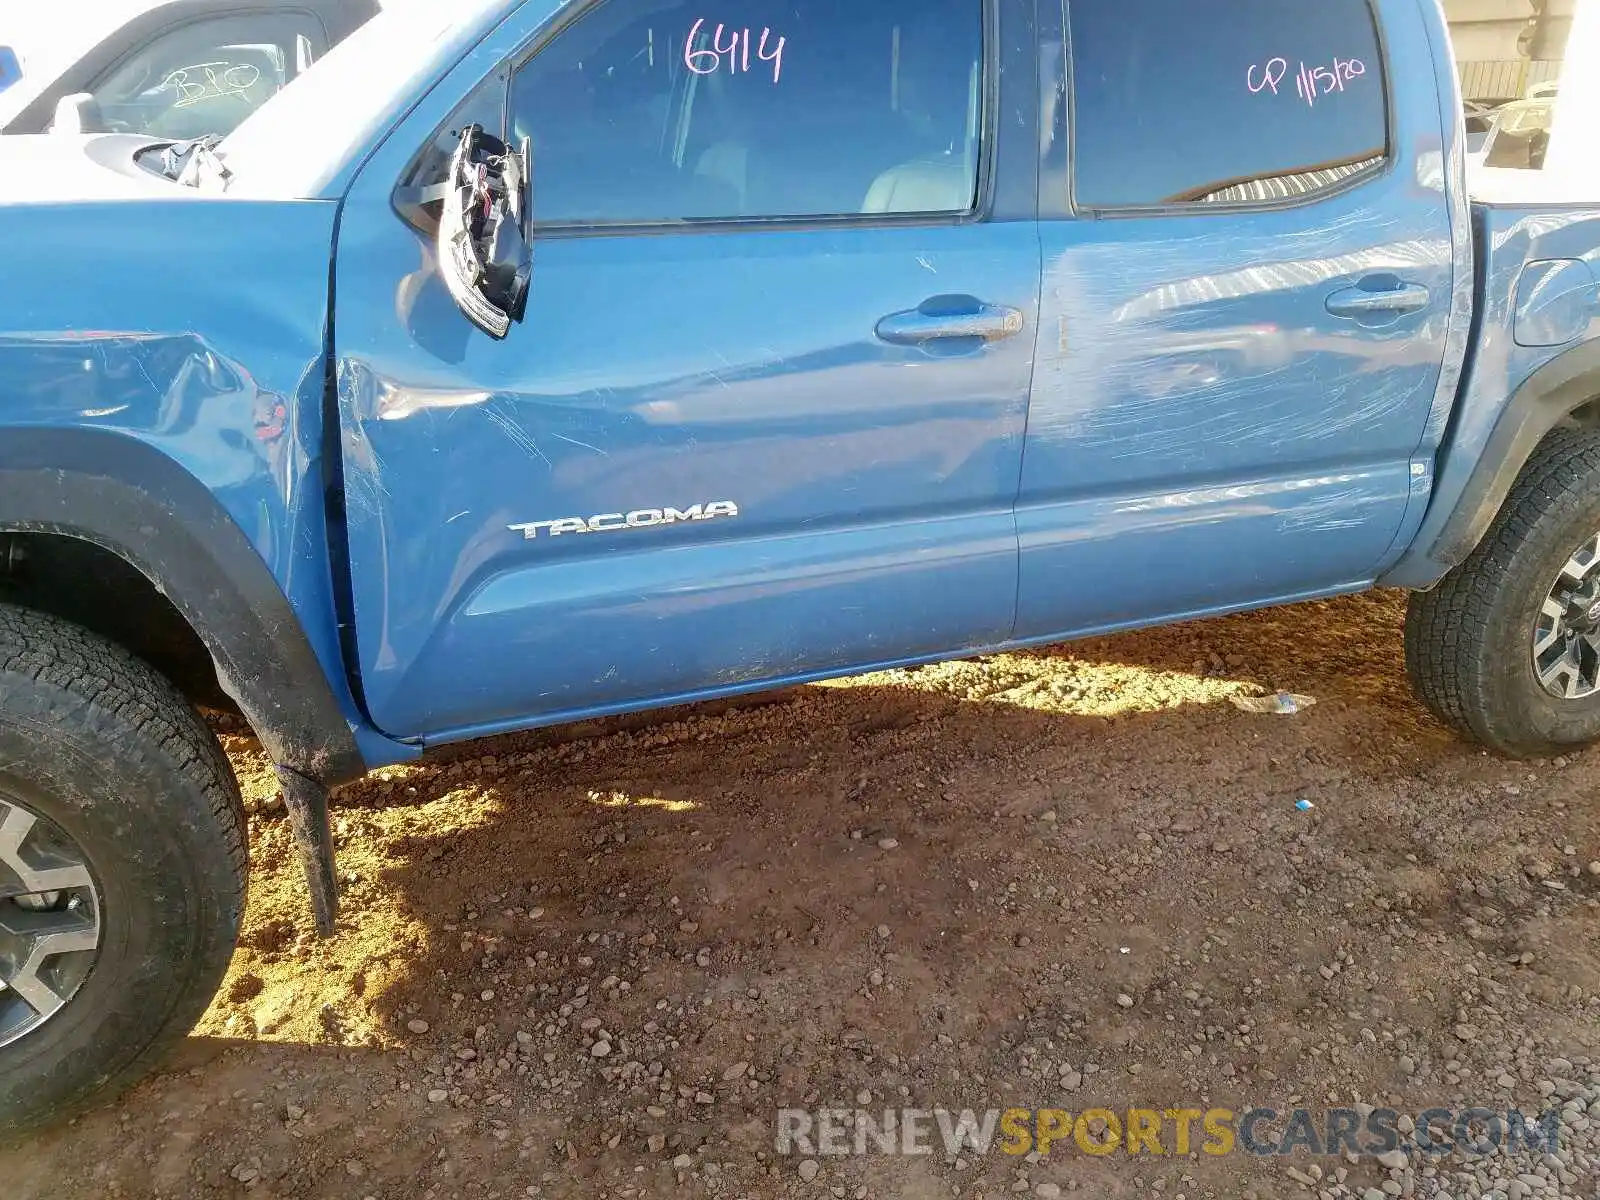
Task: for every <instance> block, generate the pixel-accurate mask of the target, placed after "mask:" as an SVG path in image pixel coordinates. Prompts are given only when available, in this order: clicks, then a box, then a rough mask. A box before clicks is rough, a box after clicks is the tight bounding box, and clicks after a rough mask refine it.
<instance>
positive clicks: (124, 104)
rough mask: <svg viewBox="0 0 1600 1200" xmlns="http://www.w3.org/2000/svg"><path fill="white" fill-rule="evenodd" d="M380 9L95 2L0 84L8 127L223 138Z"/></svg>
mask: <svg viewBox="0 0 1600 1200" xmlns="http://www.w3.org/2000/svg"><path fill="white" fill-rule="evenodd" d="M377 11H378V4H377V0H292V2H285V0H168V2H166V3H151V2H150V0H132V2H131V3H127V2H125V3H123V4H121V5H120V6H119V5H109V6H107V5H96V6H95V7H94V8H93V9H91V11H90V13H88V14H84V15H85V16H86V17H87V19H86V20H85V21H82V22H73V21H70V20H60V19H56V20H53V21H51V22H49V23H48V24H47V25H44V26H41V28H40V30H39V34H40V36H41V37H48V39H49V44H48V45H44V46H41V47H40V48H39V49H38V50H37V51H35V52H30V51H28V50H27V48H26V47H25V46H22V53H21V55H16V54H14V55H13V57H14V60H15V61H17V66H18V74H19V75H20V77H21V78H20V82H16V81H14V86H12V87H10V88H7V89H5V90H4V91H0V133H8V134H11V133H48V132H51V131H52V130H55V131H59V132H63V133H139V134H149V135H152V136H155V137H165V138H172V139H173V140H175V141H180V140H187V139H190V138H198V137H203V136H204V135H206V134H213V133H214V134H223V135H225V134H228V133H231V132H232V131H233V129H234V128H235V127H236V126H237V125H239V124H240V123H241V122H242V121H243V120H244V119H245V117H247V116H249V115H250V114H251V113H252V112H254V111H255V110H256V109H257V108H259V107H261V105H263V104H265V103H266V102H267V101H268V100H269V99H271V98H272V97H273V96H275V95H277V93H278V92H280V91H282V90H283V88H285V87H287V86H288V84H289V83H290V81H292V80H293V79H294V78H295V77H296V76H298V75H299V74H300V73H301V72H303V71H305V70H306V69H308V68H309V67H310V66H311V64H312V63H313V62H315V61H316V60H317V59H318V58H320V57H322V55H323V54H325V53H326V52H327V50H328V49H329V47H331V46H333V45H334V44H335V43H337V42H339V41H342V40H343V39H344V38H345V37H347V36H349V34H351V33H352V32H354V31H355V30H356V29H357V28H359V27H360V26H361V25H363V24H365V23H366V21H367V20H369V19H370V18H371V17H372V16H373V15H374V14H375V13H376V12H377ZM7 29H8V32H7V34H6V36H7V37H8V38H10V37H12V36H13V35H12V34H11V33H10V32H9V29H10V26H9V25H8V26H7ZM19 45H20V43H19ZM3 53H4V51H3V50H0V54H3ZM4 79H5V63H4V61H3V59H0V84H3V83H4Z"/></svg>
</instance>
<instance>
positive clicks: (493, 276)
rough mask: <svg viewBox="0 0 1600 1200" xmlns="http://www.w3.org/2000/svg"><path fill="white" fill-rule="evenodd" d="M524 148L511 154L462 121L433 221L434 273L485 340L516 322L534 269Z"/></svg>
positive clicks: (496, 140)
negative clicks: (438, 212) (436, 258)
mask: <svg viewBox="0 0 1600 1200" xmlns="http://www.w3.org/2000/svg"><path fill="white" fill-rule="evenodd" d="M528 157H529V146H528V143H527V142H526V141H524V142H523V144H522V149H521V152H520V153H518V152H515V151H513V150H512V149H511V148H510V147H508V146H507V145H506V144H505V143H504V142H502V141H501V140H500V139H499V138H496V137H492V136H490V135H489V134H487V133H485V132H484V131H483V127H482V126H480V125H468V126H467V127H466V128H465V129H463V130H462V131H461V144H460V145H459V146H457V147H456V151H455V154H454V155H453V156H452V157H451V160H450V172H449V175H448V177H447V178H446V180H445V186H444V213H443V214H442V216H441V217H440V219H439V234H438V241H437V247H438V252H439V273H440V274H441V275H443V276H444V282H445V286H446V287H447V288H448V289H449V291H450V296H451V298H452V299H453V300H455V302H456V306H457V307H458V308H459V309H460V310H461V312H462V314H463V315H464V316H465V317H466V318H467V320H469V321H471V322H472V323H473V324H474V325H476V326H477V327H478V328H479V329H481V330H483V331H484V332H485V333H487V334H488V335H489V336H490V337H493V338H503V337H505V336H506V334H507V333H509V332H510V330H511V323H512V322H513V321H521V320H522V315H523V311H524V309H525V308H526V306H527V301H528V281H529V278H530V276H531V275H532V271H533V223H532V213H531V208H532V205H531V204H530V198H531V190H532V189H531V187H530V181H529V175H528Z"/></svg>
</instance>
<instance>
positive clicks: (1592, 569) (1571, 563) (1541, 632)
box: [1533, 534, 1600, 700]
mask: <svg viewBox="0 0 1600 1200" xmlns="http://www.w3.org/2000/svg"><path fill="white" fill-rule="evenodd" d="M1533 671H1534V674H1535V675H1536V676H1537V677H1538V680H1539V683H1540V685H1541V686H1542V687H1543V688H1544V690H1545V691H1546V692H1548V693H1549V694H1550V695H1552V696H1555V697H1556V698H1557V699H1560V700H1584V699H1587V698H1588V697H1590V696H1593V695H1594V694H1595V693H1597V692H1600V534H1596V535H1595V536H1594V537H1592V538H1590V539H1589V540H1588V541H1587V542H1585V543H1584V544H1583V545H1582V546H1580V547H1578V549H1577V550H1575V551H1573V554H1572V557H1571V558H1569V559H1568V560H1567V562H1566V565H1565V566H1563V567H1562V568H1561V573H1560V574H1559V575H1557V576H1556V581H1555V583H1554V585H1552V587H1551V588H1550V594H1549V595H1548V596H1546V597H1545V601H1544V603H1543V604H1542V605H1541V606H1540V608H1539V616H1538V618H1537V619H1536V620H1535V622H1534V630H1533Z"/></svg>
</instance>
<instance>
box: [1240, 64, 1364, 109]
mask: <svg viewBox="0 0 1600 1200" xmlns="http://www.w3.org/2000/svg"><path fill="white" fill-rule="evenodd" d="M1366 73H1367V64H1366V63H1364V62H1362V61H1361V60H1360V59H1359V58H1335V59H1334V60H1333V65H1332V66H1311V65H1309V64H1308V63H1306V62H1304V61H1302V62H1301V63H1300V69H1299V70H1298V71H1297V72H1295V91H1296V92H1297V93H1299V96H1300V98H1301V99H1302V100H1304V101H1305V102H1306V103H1307V104H1308V105H1312V106H1315V105H1316V102H1317V98H1318V97H1319V96H1326V95H1328V94H1329V93H1331V92H1342V91H1344V90H1345V88H1346V86H1348V85H1349V84H1352V83H1354V82H1355V81H1356V80H1358V79H1360V78H1362V77H1364V76H1365V75H1366ZM1288 75H1289V60H1288V59H1286V58H1270V59H1268V60H1267V61H1266V63H1265V64H1262V63H1252V64H1251V65H1250V66H1249V68H1248V69H1247V70H1246V71H1245V75H1244V82H1245V86H1246V87H1247V88H1249V89H1250V91H1251V93H1252V94H1259V93H1262V92H1271V93H1272V94H1273V95H1274V96H1276V95H1277V94H1278V89H1279V88H1280V87H1281V86H1282V84H1283V81H1284V80H1285V79H1286V78H1288Z"/></svg>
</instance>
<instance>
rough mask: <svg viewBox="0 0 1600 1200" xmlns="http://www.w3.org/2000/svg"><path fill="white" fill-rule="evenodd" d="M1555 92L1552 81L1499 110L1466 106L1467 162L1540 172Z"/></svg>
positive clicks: (1472, 105) (1534, 86)
mask: <svg viewBox="0 0 1600 1200" xmlns="http://www.w3.org/2000/svg"><path fill="white" fill-rule="evenodd" d="M1559 90H1560V85H1559V84H1558V83H1556V82H1555V81H1550V82H1547V83H1536V84H1534V85H1533V86H1532V87H1530V88H1529V89H1528V92H1527V95H1525V96H1524V97H1523V98H1522V99H1521V100H1513V101H1511V102H1510V103H1509V104H1502V105H1500V107H1499V108H1492V109H1491V108H1484V107H1483V106H1482V105H1474V104H1471V103H1469V104H1468V105H1467V106H1466V109H1467V112H1466V119H1467V158H1468V160H1469V161H1470V162H1471V163H1472V164H1473V165H1474V166H1479V167H1511V168H1522V169H1528V170H1535V171H1537V170H1539V169H1541V168H1542V167H1543V166H1544V156H1545V151H1546V150H1548V149H1549V147H1550V126H1551V123H1552V121H1553V120H1554V117H1555V108H1556V96H1557V95H1558V93H1559ZM1474 110H1476V111H1474Z"/></svg>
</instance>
